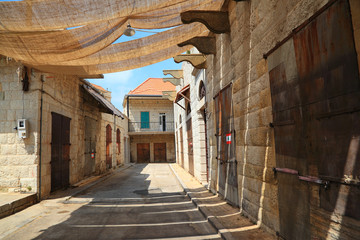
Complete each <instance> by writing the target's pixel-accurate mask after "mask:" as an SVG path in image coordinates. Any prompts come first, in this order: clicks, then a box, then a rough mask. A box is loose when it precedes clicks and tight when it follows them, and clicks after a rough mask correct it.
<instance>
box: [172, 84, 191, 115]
mask: <svg viewBox="0 0 360 240" xmlns="http://www.w3.org/2000/svg"><path fill="white" fill-rule="evenodd" d="M187 91H190V84H188V85H186V86H185V87H183V88H182V89H181V90H180V91H179V92H178V93H177V94H176V98H175V100H174V102H175V103H176V104H177V105H179V106H180V107H181V108H182V109H184V110H186V109H185V108H184V107H183V106H181V105H180V104H179V101H180V100H181V99H183V98H185V99H186V100H187V101H188V102H190V99H189V98H187V97H186V96H185V94H184V93H186V92H187Z"/></svg>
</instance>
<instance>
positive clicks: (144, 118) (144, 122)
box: [141, 112, 150, 128]
mask: <svg viewBox="0 0 360 240" xmlns="http://www.w3.org/2000/svg"><path fill="white" fill-rule="evenodd" d="M149 120H150V117H149V112H141V128H150V122H149Z"/></svg>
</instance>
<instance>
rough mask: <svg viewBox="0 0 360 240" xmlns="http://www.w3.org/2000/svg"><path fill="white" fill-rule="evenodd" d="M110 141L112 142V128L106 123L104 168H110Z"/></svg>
mask: <svg viewBox="0 0 360 240" xmlns="http://www.w3.org/2000/svg"><path fill="white" fill-rule="evenodd" d="M111 143H112V128H111V126H110V125H109V124H108V125H107V126H106V168H112V154H111Z"/></svg>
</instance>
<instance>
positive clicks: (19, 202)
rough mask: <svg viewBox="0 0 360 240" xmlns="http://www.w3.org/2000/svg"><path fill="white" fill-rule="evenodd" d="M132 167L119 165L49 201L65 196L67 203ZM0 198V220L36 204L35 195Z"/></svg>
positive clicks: (5, 194) (7, 195) (56, 195)
mask: <svg viewBox="0 0 360 240" xmlns="http://www.w3.org/2000/svg"><path fill="white" fill-rule="evenodd" d="M133 165H134V164H126V165H121V166H120V167H118V168H117V169H115V170H112V171H109V172H106V173H105V174H102V175H99V176H93V177H89V178H87V179H84V180H82V181H81V182H79V183H77V184H75V185H73V186H76V187H75V188H68V189H66V190H60V191H57V192H55V193H53V194H52V195H50V196H49V199H53V198H63V197H64V196H65V199H64V200H65V201H68V200H69V199H70V198H72V197H74V196H77V195H79V194H81V193H82V192H84V191H86V190H87V189H89V188H91V187H92V186H94V185H96V184H98V183H100V182H103V181H105V180H106V179H108V178H109V177H111V176H112V175H113V174H115V173H117V172H121V171H123V170H125V169H128V168H130V167H132V166H133ZM0 196H1V200H0V219H1V218H4V217H7V216H10V215H12V214H14V213H17V212H19V211H21V210H24V209H25V208H27V207H30V206H31V205H34V204H36V203H38V200H37V193H31V194H24V193H0Z"/></svg>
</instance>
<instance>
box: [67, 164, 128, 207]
mask: <svg viewBox="0 0 360 240" xmlns="http://www.w3.org/2000/svg"><path fill="white" fill-rule="evenodd" d="M132 166H134V164H129V165H126V166H122V167H120V168H118V169H117V170H115V171H111V172H108V173H105V174H104V175H103V176H101V177H100V178H99V179H97V180H95V181H94V182H92V183H89V184H87V185H85V187H83V188H82V189H79V190H78V191H75V192H74V193H72V194H70V196H68V197H66V198H65V200H64V202H66V201H69V200H70V199H71V198H73V197H75V196H77V195H79V194H81V193H83V192H85V191H86V190H88V189H89V188H91V187H93V186H95V185H97V184H99V183H101V182H103V181H105V180H106V179H108V178H110V177H112V176H113V175H114V174H115V173H118V172H122V171H124V170H126V169H128V168H130V167H132Z"/></svg>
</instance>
